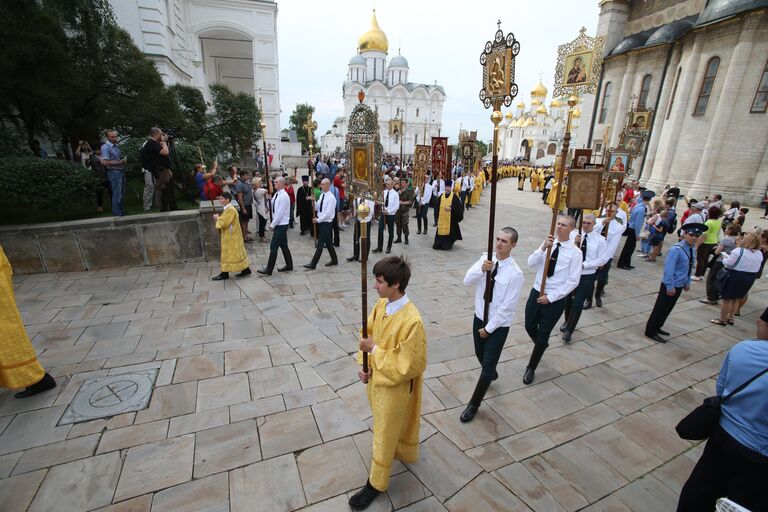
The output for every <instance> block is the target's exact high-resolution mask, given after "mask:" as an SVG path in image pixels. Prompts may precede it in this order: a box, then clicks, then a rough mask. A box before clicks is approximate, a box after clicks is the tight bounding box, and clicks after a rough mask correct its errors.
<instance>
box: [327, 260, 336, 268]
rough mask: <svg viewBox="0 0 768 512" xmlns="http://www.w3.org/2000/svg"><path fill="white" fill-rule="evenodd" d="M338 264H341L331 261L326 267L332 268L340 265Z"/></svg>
mask: <svg viewBox="0 0 768 512" xmlns="http://www.w3.org/2000/svg"><path fill="white" fill-rule="evenodd" d="M338 264H339V262H338V260H331V261H329V262H328V263H326V264H325V266H326V267H332V266H334V265H338Z"/></svg>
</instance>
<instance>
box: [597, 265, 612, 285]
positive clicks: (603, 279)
mask: <svg viewBox="0 0 768 512" xmlns="http://www.w3.org/2000/svg"><path fill="white" fill-rule="evenodd" d="M612 262H613V258H611V259H609V260H608V261H606V262H605V265H603V266H602V267H600V268H599V269H597V272H595V275H596V276H597V279H596V280H595V282H596V283H597V284H599V285H600V286H602V287H603V288H605V285H607V284H608V273H609V272H610V271H611V263H612Z"/></svg>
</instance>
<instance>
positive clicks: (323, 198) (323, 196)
mask: <svg viewBox="0 0 768 512" xmlns="http://www.w3.org/2000/svg"><path fill="white" fill-rule="evenodd" d="M323 201H325V194H323V195H321V196H320V213H323Z"/></svg>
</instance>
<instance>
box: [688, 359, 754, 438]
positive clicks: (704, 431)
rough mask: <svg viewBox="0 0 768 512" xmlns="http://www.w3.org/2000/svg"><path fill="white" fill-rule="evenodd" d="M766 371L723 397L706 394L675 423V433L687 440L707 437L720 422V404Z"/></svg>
mask: <svg viewBox="0 0 768 512" xmlns="http://www.w3.org/2000/svg"><path fill="white" fill-rule="evenodd" d="M767 372H768V368H766V369H764V370H763V371H761V372H759V373H758V374H757V375H753V376H752V377H751V378H750V379H749V380H747V381H746V382H745V383H743V384H742V385H741V386H739V387H737V388H736V389H734V390H733V391H731V392H730V393H728V394H727V395H725V396H723V397H719V396H708V397H707V398H705V399H704V402H703V403H702V404H701V405H700V406H698V407H697V408H695V409H694V410H692V411H691V412H690V413H689V414H688V416H686V417H685V418H683V419H682V420H681V421H680V423H678V424H677V426H676V427H675V430H676V431H677V435H679V436H680V437H681V438H682V439H687V440H689V441H701V440H702V439H706V438H708V437H709V436H710V435H711V434H712V432H713V431H714V429H715V427H716V426H717V425H718V423H720V409H721V406H722V405H723V404H724V403H725V402H726V401H728V400H730V398H731V397H732V396H733V395H735V394H736V393H738V392H739V391H742V390H743V389H744V388H746V387H747V386H749V385H750V384H752V382H753V381H755V380H756V379H757V378H759V377H760V376H762V375H764V374H765V373H767Z"/></svg>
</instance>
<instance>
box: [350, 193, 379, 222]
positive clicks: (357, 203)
mask: <svg viewBox="0 0 768 512" xmlns="http://www.w3.org/2000/svg"><path fill="white" fill-rule="evenodd" d="M361 202H362V200H361V199H360V198H359V197H356V198H355V202H354V205H355V210H354V214H355V220H358V221H359V220H360V218H359V217H358V216H357V209H358V208H359V207H360V203H361ZM365 204H367V205H368V209H369V210H370V211H369V212H368V216H367V217H365V222H371V219H372V218H373V211H374V208H375V205H374V203H373V201H371V200H369V199H366V200H365Z"/></svg>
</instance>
